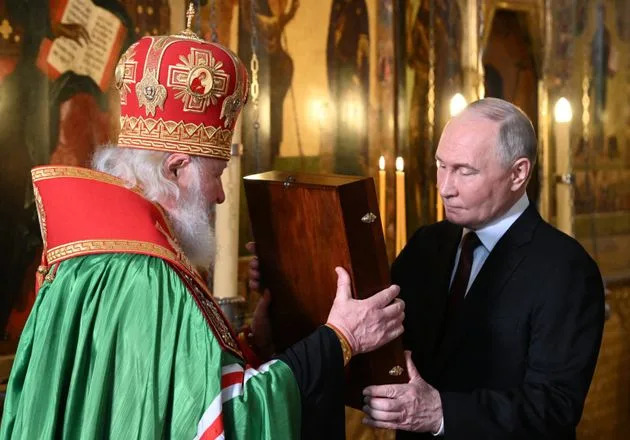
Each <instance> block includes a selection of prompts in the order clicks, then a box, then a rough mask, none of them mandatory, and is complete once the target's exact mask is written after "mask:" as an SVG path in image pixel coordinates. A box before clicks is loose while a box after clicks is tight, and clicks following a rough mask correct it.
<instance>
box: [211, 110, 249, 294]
mask: <svg viewBox="0 0 630 440" xmlns="http://www.w3.org/2000/svg"><path fill="white" fill-rule="evenodd" d="M241 119H242V116H241V117H240V118H239V119H238V121H237V122H236V126H235V127H234V135H233V136H232V157H231V158H230V161H229V163H228V166H227V167H226V168H225V170H224V171H223V175H222V176H221V182H222V184H223V190H224V192H225V201H224V202H223V203H221V204H220V205H216V218H215V227H214V228H215V234H216V239H215V242H216V256H215V263H214V275H213V281H214V284H213V289H212V290H213V292H212V293H213V294H214V296H215V297H217V298H234V297H236V296H237V294H238V292H237V290H238V289H237V285H238V284H237V283H238V216H239V195H240V181H241V156H240V153H241V152H240V149H241V124H242V122H241Z"/></svg>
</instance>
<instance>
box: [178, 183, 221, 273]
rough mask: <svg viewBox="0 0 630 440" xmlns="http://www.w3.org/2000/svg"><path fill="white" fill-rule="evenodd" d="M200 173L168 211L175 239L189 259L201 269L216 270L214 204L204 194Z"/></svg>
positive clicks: (181, 192)
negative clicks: (174, 205) (172, 208)
mask: <svg viewBox="0 0 630 440" xmlns="http://www.w3.org/2000/svg"><path fill="white" fill-rule="evenodd" d="M200 180H201V176H200V173H197V176H196V178H195V179H194V181H193V184H192V186H191V188H190V189H189V190H188V191H186V192H183V191H181V190H180V194H179V198H178V199H177V204H176V207H175V209H174V210H172V211H170V212H169V218H170V220H171V223H172V226H173V231H174V233H175V238H177V241H178V242H179V244H180V246H181V248H182V250H183V251H184V254H186V257H188V259H189V260H190V262H191V263H192V264H193V265H194V266H196V267H198V268H201V269H206V270H209V271H210V273H212V270H213V269H214V259H215V255H216V251H215V233H214V226H213V224H212V223H213V222H212V221H211V220H212V214H213V212H214V204H210V203H208V201H207V200H205V199H204V197H203V195H202V194H201V184H200Z"/></svg>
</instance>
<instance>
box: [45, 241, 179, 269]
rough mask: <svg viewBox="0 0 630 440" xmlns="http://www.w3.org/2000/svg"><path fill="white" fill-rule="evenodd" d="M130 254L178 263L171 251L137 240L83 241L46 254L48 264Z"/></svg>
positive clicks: (51, 250) (71, 243) (53, 249)
mask: <svg viewBox="0 0 630 440" xmlns="http://www.w3.org/2000/svg"><path fill="white" fill-rule="evenodd" d="M109 252H129V253H142V254H151V255H154V256H156V257H159V258H163V259H168V260H175V261H177V255H175V253H174V252H172V251H171V250H169V249H167V248H165V247H163V246H160V245H157V244H155V243H148V242H145V241H137V240H81V241H73V242H70V243H66V244H64V245H61V246H55V247H54V248H52V249H49V250H48V251H47V252H46V257H47V258H48V264H49V265H52V264H54V263H56V262H58V261H61V260H66V259H68V258H72V257H77V256H81V255H88V254H93V253H109Z"/></svg>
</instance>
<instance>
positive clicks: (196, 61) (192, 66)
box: [168, 49, 230, 113]
mask: <svg viewBox="0 0 630 440" xmlns="http://www.w3.org/2000/svg"><path fill="white" fill-rule="evenodd" d="M180 61H181V63H179V64H177V65H175V66H170V67H169V70H168V86H169V87H172V88H173V89H175V90H177V94H176V95H175V97H176V98H177V99H181V100H182V102H183V103H184V111H189V112H198V113H203V112H204V111H205V110H206V108H207V107H208V106H209V105H210V104H213V105H216V103H217V99H218V98H221V97H223V96H224V95H225V94H226V92H227V88H228V83H229V79H230V76H229V75H228V74H227V73H225V71H224V70H223V63H222V62H221V61H217V60H216V59H215V58H214V57H213V56H212V54H211V53H210V52H208V51H204V50H199V49H191V52H190V54H189V55H188V57H181V58H180Z"/></svg>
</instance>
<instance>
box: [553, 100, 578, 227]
mask: <svg viewBox="0 0 630 440" xmlns="http://www.w3.org/2000/svg"><path fill="white" fill-rule="evenodd" d="M572 117H573V112H572V110H571V104H570V103H569V101H568V100H567V99H566V98H560V99H558V101H557V103H556V105H555V108H554V119H555V122H556V123H555V127H554V135H555V138H556V173H557V176H558V177H559V180H558V182H557V183H556V203H557V207H556V226H557V227H558V229H560V230H561V231H562V232H564V233H566V234H568V235H573V233H574V231H573V209H572V206H573V182H572V179H571V176H572V174H571V172H572V170H571V143H570V133H569V129H570V126H571V119H572Z"/></svg>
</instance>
